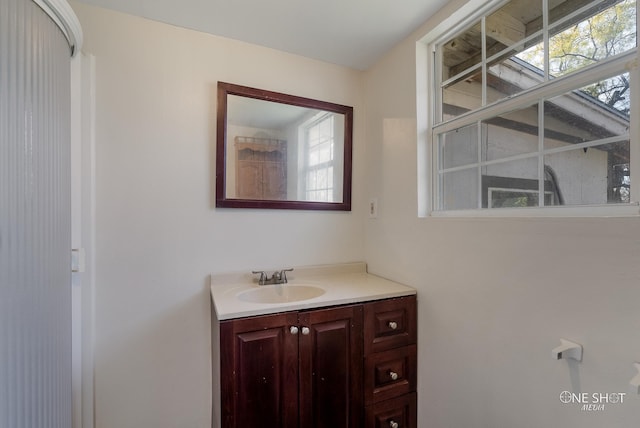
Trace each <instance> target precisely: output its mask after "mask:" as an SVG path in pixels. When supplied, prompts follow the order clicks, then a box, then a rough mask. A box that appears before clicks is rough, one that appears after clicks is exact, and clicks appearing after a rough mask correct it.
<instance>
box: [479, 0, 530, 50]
mask: <svg viewBox="0 0 640 428" xmlns="http://www.w3.org/2000/svg"><path fill="white" fill-rule="evenodd" d="M485 28H486V31H487V51H488V53H487V56H491V55H492V52H498V51H502V50H504V49H505V48H507V47H509V46H515V45H517V44H519V42H521V41H523V40H524V39H525V37H527V36H529V35H531V34H533V33H534V32H536V31H538V30H540V29H541V28H542V1H541V0H511V1H510V2H508V3H507V4H505V5H504V6H502V7H501V8H500V9H498V10H497V11H495V12H493V13H492V14H490V15H488V16H487V18H486V21H485Z"/></svg>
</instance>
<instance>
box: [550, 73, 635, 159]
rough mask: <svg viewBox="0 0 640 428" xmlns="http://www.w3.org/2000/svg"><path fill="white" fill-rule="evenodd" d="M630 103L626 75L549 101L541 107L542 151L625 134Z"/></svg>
mask: <svg viewBox="0 0 640 428" xmlns="http://www.w3.org/2000/svg"><path fill="white" fill-rule="evenodd" d="M630 102H631V90H630V87H629V76H628V74H626V73H625V74H622V75H619V76H614V77H612V78H610V79H606V80H602V81H599V82H596V83H594V84H592V85H588V86H585V87H583V88H581V89H579V90H575V91H571V92H568V93H566V94H564V95H561V96H559V97H555V98H552V99H551V100H549V101H547V102H545V105H544V123H545V130H544V135H545V143H544V144H545V149H552V148H558V147H562V146H566V145H568V144H577V143H584V142H590V141H598V140H601V139H604V138H610V137H617V136H621V135H627V133H628V132H629V118H630V116H629V113H630ZM627 156H628V154H627Z"/></svg>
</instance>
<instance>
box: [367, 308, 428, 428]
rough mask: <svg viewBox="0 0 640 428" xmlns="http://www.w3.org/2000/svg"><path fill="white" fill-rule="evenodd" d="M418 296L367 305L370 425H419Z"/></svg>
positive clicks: (401, 427)
mask: <svg viewBox="0 0 640 428" xmlns="http://www.w3.org/2000/svg"><path fill="white" fill-rule="evenodd" d="M416 310H417V308H416V297H415V296H408V297H403V298H399V299H388V300H380V301H376V302H371V303H366V304H365V305H364V326H365V330H364V339H365V341H364V354H365V356H364V367H365V369H364V403H365V426H366V427H367V428H416V427H417V426H418V425H417V408H416V406H417V403H416V382H417V349H416V339H417V320H416Z"/></svg>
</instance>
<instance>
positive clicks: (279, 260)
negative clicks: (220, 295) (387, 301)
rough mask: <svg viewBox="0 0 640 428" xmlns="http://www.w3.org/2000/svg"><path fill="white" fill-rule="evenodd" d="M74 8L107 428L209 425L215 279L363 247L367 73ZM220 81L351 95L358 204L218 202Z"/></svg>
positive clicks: (98, 367) (352, 256) (100, 421)
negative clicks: (91, 78)
mask: <svg viewBox="0 0 640 428" xmlns="http://www.w3.org/2000/svg"><path fill="white" fill-rule="evenodd" d="M73 7H74V10H75V12H76V13H77V15H78V17H79V19H80V21H81V24H82V27H83V30H84V35H85V45H84V47H83V50H84V51H85V52H86V53H87V54H92V55H94V56H95V62H96V158H97V161H96V163H97V164H96V174H97V177H96V179H97V191H96V193H97V194H96V199H97V200H96V203H97V225H96V226H97V251H96V256H97V269H96V270H97V278H96V295H95V302H96V303H95V318H96V320H95V326H96V331H95V341H96V343H95V355H96V361H95V412H96V426H97V427H98V428H144V427H149V428H150V427H154V428H160V427H166V428H177V427H185V428H195V427H198V428H204V427H209V426H210V408H211V370H210V358H211V357H210V356H211V351H210V339H209V330H210V327H209V323H210V318H209V315H210V312H209V294H208V289H207V288H208V275H209V274H210V273H221V272H228V271H237V270H242V271H248V270H251V269H257V268H261V269H276V268H284V267H289V266H300V265H310V264H323V263H335V262H349V261H360V260H362V259H363V257H364V247H363V245H364V235H363V234H364V223H363V218H364V216H365V213H364V205H365V203H364V202H363V201H364V200H363V197H364V190H363V188H364V184H365V183H364V151H365V141H364V138H363V132H362V128H363V124H364V121H363V119H364V114H363V111H364V108H363V104H362V88H361V78H362V75H361V73H360V72H356V71H353V70H349V69H345V68H342V67H338V66H334V65H331V64H326V63H321V62H318V61H313V60H310V59H306V58H302V57H297V56H293V55H288V54H286V53H282V52H278V51H274V50H270V49H265V48H261V47H258V46H254V45H249V44H244V43H239V42H235V41H231V40H228V39H223V38H219V37H213V36H210V35H206V34H203V33H198V32H194V31H190V30H185V29H181V28H176V27H172V26H169V25H165V24H161V23H155V22H150V21H147V20H144V19H139V18H135V17H132V16H128V15H124V14H120V13H114V12H110V11H106V10H102V9H98V8H95V7H92V6H87V5H84V4H79V3H74V4H73ZM219 80H222V81H227V82H232V83H237V84H242V85H247V86H253V87H259V88H265V89H269V90H272V91H279V92H285V93H292V94H296V95H300V96H306V97H311V98H319V99H323V100H325V101H330V102H334V103H340V104H346V105H351V106H353V107H354V110H355V115H354V117H355V123H354V126H355V134H354V146H355V147H354V159H355V165H354V181H353V193H354V200H353V211H352V212H348V213H344V212H342V213H340V212H309V211H298V212H295V211H275V210H271V211H269V210H237V209H236V210H233V209H216V208H214V182H213V177H214V156H215V154H214V147H215V107H216V105H215V102H216V92H215V88H216V83H217V81H219Z"/></svg>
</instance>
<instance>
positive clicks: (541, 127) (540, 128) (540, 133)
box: [538, 99, 545, 207]
mask: <svg viewBox="0 0 640 428" xmlns="http://www.w3.org/2000/svg"><path fill="white" fill-rule="evenodd" d="M544 126H545V125H544V99H540V101H538V206H539V207H543V206H544V182H545V173H544V129H545V128H544Z"/></svg>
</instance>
